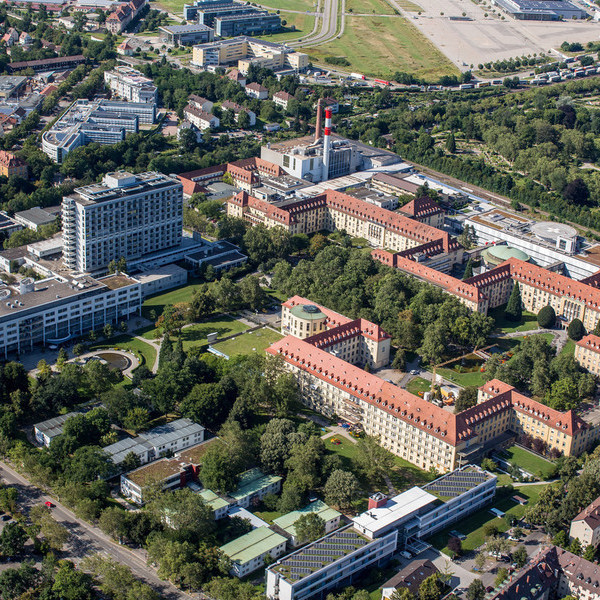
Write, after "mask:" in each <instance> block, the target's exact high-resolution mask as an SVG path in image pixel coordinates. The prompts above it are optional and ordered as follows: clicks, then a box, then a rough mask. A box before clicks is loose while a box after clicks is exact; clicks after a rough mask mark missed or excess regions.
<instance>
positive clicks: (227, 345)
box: [214, 328, 283, 356]
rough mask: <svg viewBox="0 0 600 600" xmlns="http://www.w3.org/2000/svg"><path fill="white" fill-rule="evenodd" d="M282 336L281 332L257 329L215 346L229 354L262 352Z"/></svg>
mask: <svg viewBox="0 0 600 600" xmlns="http://www.w3.org/2000/svg"><path fill="white" fill-rule="evenodd" d="M282 337H283V336H282V335H281V334H279V333H276V332H275V331H272V330H270V329H267V328H263V329H258V330H256V331H249V332H248V333H243V334H242V335H238V336H236V337H235V338H232V339H230V340H226V341H224V342H220V343H218V344H215V345H214V348H215V349H217V350H219V351H220V352H223V353H224V354H227V356H235V355H236V354H252V353H253V352H260V353H261V354H262V353H263V352H264V351H265V350H266V349H267V348H268V347H269V346H270V345H271V344H274V343H275V342H276V341H277V340H280V339H281V338H282Z"/></svg>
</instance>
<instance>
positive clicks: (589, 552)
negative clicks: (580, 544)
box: [583, 544, 596, 562]
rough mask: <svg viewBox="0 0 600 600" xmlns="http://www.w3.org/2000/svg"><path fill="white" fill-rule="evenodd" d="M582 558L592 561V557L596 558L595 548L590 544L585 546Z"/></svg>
mask: <svg viewBox="0 0 600 600" xmlns="http://www.w3.org/2000/svg"><path fill="white" fill-rule="evenodd" d="M583 558H584V559H585V560H589V561H590V562H592V561H593V560H594V558H596V548H595V547H594V546H592V545H591V544H590V545H589V546H586V548H585V552H584V553H583Z"/></svg>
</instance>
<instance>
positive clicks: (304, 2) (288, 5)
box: [258, 0, 319, 12]
mask: <svg viewBox="0 0 600 600" xmlns="http://www.w3.org/2000/svg"><path fill="white" fill-rule="evenodd" d="M318 2H319V0H263V1H262V2H259V3H258V4H260V5H261V6H264V7H265V8H271V9H273V10H281V11H282V12H283V11H285V10H302V11H305V10H308V11H311V12H312V11H315V10H316V8H317V5H318Z"/></svg>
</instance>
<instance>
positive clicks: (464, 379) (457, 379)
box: [436, 367, 485, 387]
mask: <svg viewBox="0 0 600 600" xmlns="http://www.w3.org/2000/svg"><path fill="white" fill-rule="evenodd" d="M436 373H437V374H438V375H441V376H442V377H444V378H446V379H449V380H450V381H453V382H454V383H456V384H457V385H460V386H462V387H469V386H472V385H475V386H477V387H479V386H481V385H483V384H484V383H485V381H484V379H483V373H481V372H480V371H473V372H471V373H457V372H456V371H455V370H454V369H445V368H443V367H442V368H440V369H437V371H436Z"/></svg>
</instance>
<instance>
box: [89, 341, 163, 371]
mask: <svg viewBox="0 0 600 600" xmlns="http://www.w3.org/2000/svg"><path fill="white" fill-rule="evenodd" d="M109 348H118V349H119V350H127V351H129V352H133V354H135V355H136V356H137V357H138V358H140V359H142V362H141V364H145V365H146V366H147V367H148V368H149V369H152V367H153V366H154V361H155V360H156V350H155V349H154V347H153V346H151V345H150V344H146V343H144V342H142V341H141V340H137V339H135V338H133V337H131V336H129V335H119V336H117V337H114V338H111V339H110V340H105V341H102V342H96V343H94V344H91V345H90V346H89V347H88V350H89V351H90V352H92V351H94V350H107V349H109Z"/></svg>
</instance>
